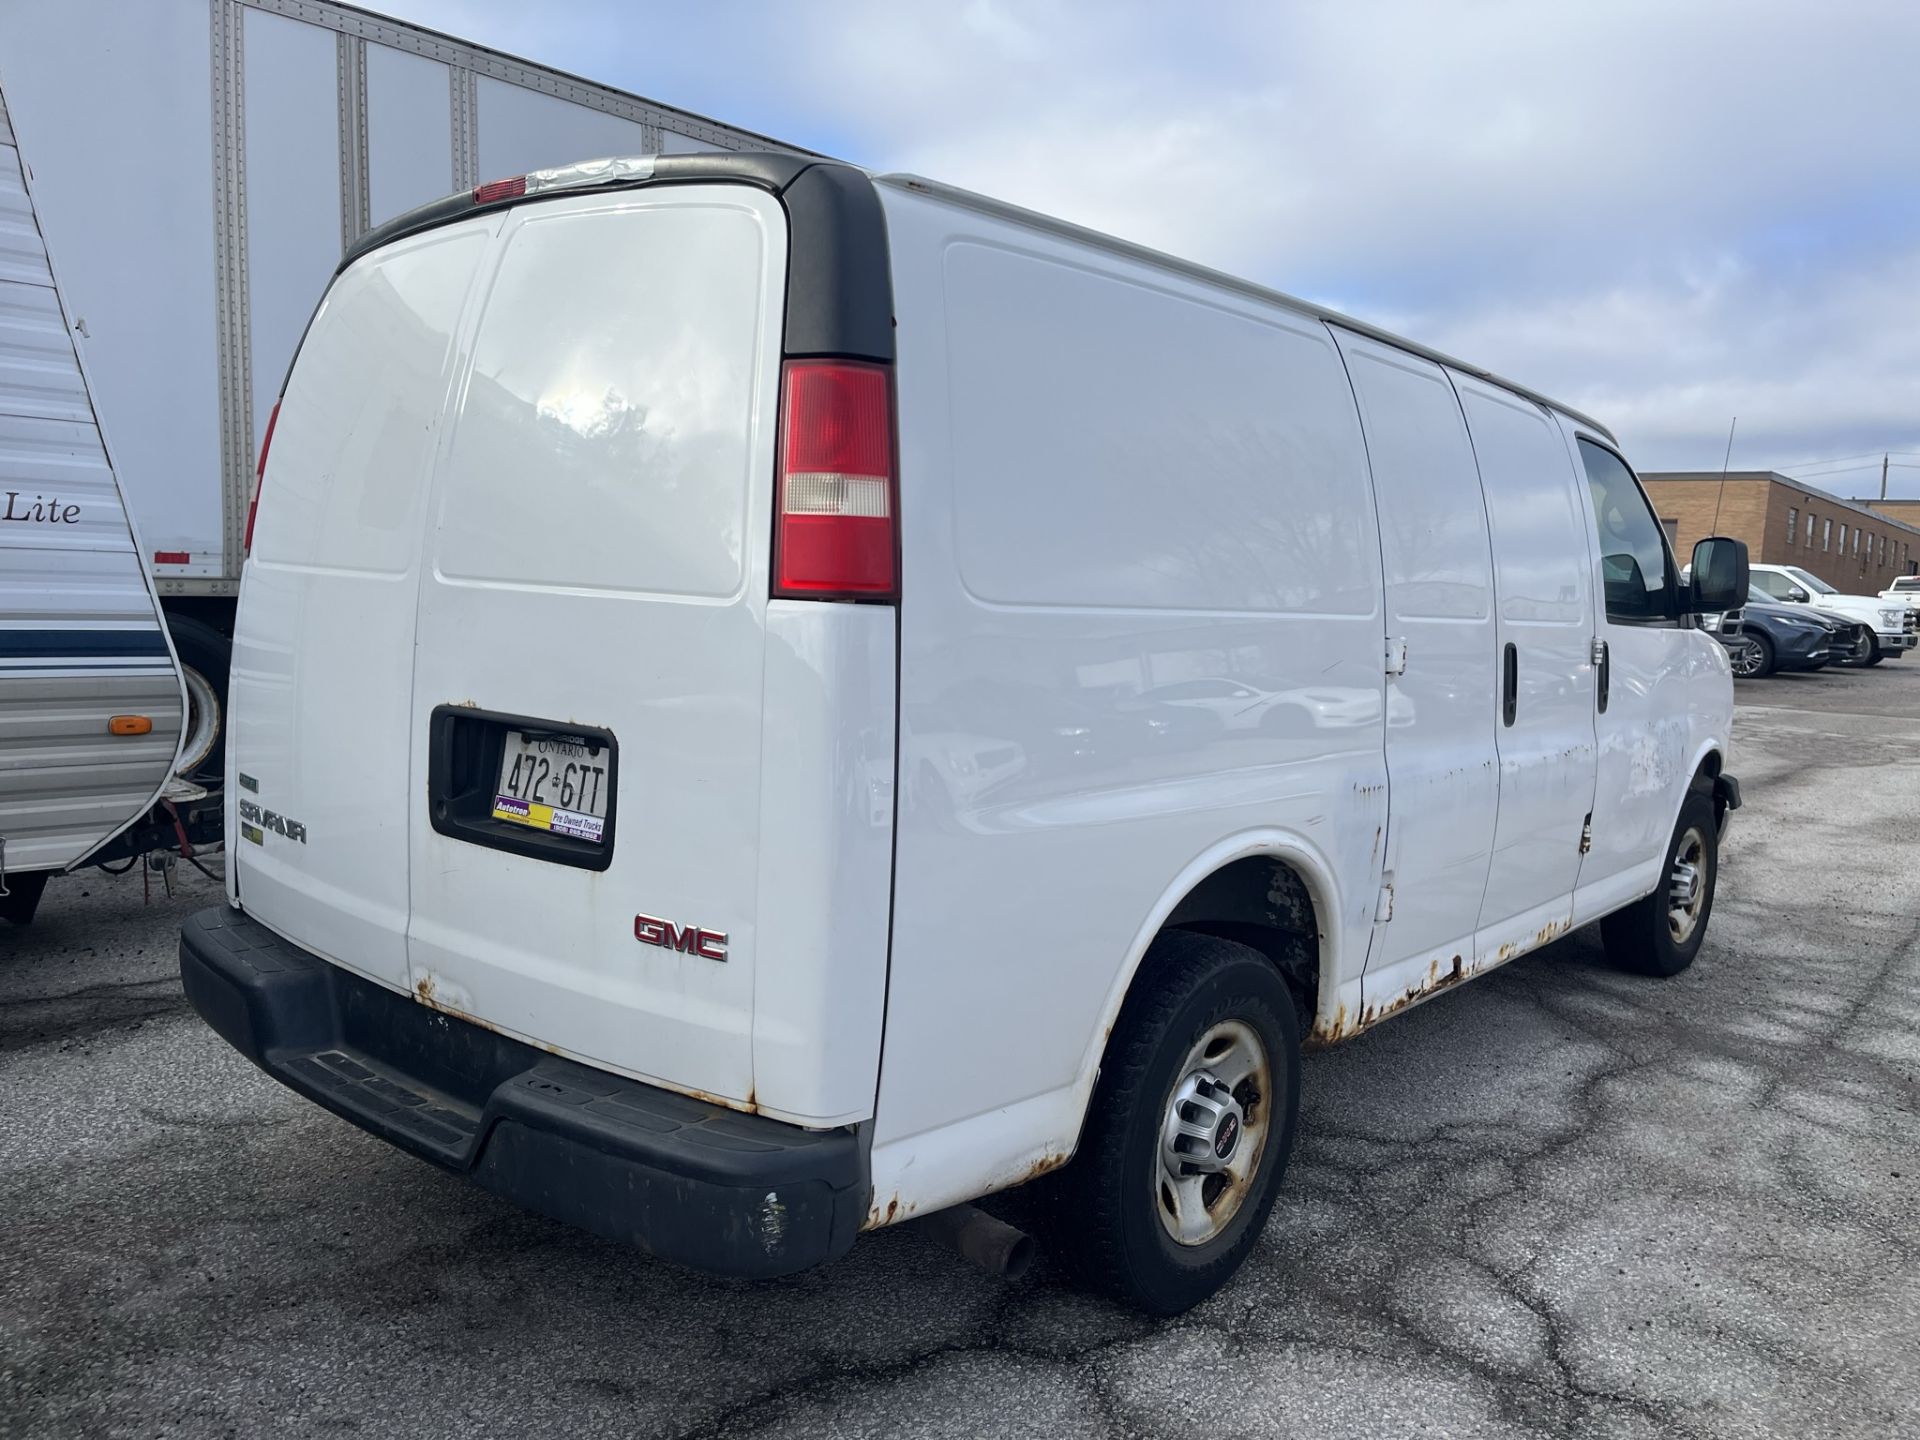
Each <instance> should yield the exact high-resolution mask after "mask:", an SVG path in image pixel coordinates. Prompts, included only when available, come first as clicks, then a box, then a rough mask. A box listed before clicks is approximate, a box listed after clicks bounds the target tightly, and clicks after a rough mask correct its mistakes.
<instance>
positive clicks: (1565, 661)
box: [1453, 371, 1595, 968]
mask: <svg viewBox="0 0 1920 1440" xmlns="http://www.w3.org/2000/svg"><path fill="white" fill-rule="evenodd" d="M1453 383H1454V388H1455V390H1456V391H1457V392H1458V394H1459V396H1460V403H1461V408H1462V409H1463V410H1464V411H1465V412H1466V416H1467V429H1468V432H1469V433H1470V434H1471V436H1472V438H1473V448H1474V455H1475V457H1476V459H1477V460H1478V462H1479V467H1480V483H1481V487H1482V491H1483V493H1484V494H1485V497H1486V506H1487V516H1488V519H1489V521H1490V522H1491V527H1492V533H1493V554H1494V594H1495V599H1496V603H1497V607H1498V611H1497V613H1498V617H1499V620H1498V626H1497V629H1496V632H1495V639H1496V641H1497V642H1498V644H1499V645H1500V646H1501V647H1502V648H1503V649H1504V647H1505V646H1507V645H1513V646H1514V647H1515V651H1516V654H1517V657H1518V664H1519V685H1518V697H1517V704H1516V706H1515V712H1514V722H1513V724H1511V725H1504V724H1503V725H1500V726H1499V727H1498V728H1497V729H1496V731H1495V743H1496V745H1497V747H1498V750H1499V755H1500V801H1499V819H1498V822H1497V823H1496V825H1495V831H1494V849H1493V862H1492V865H1491V866H1490V868H1489V870H1488V873H1487V892H1486V899H1485V901H1484V902H1483V903H1482V904H1481V907H1480V926H1479V931H1478V933H1477V935H1476V936H1475V940H1474V958H1475V961H1476V963H1477V964H1478V965H1479V966H1480V967H1481V968H1485V967H1486V966H1488V965H1491V964H1496V963H1498V962H1499V961H1501V960H1504V959H1507V958H1510V957H1511V956H1512V955H1514V954H1516V953H1519V952H1520V951H1522V950H1526V949H1531V948H1532V947H1533V946H1534V945H1538V944H1541V943H1544V942H1545V941H1546V940H1549V939H1552V938H1553V937H1554V936H1555V935H1558V934H1561V933H1563V932H1564V931H1565V930H1566V929H1567V928H1568V926H1569V925H1570V924H1571V923H1572V914H1573V908H1572V898H1573V889H1574V885H1575V883H1576V880H1577V878H1578V876H1579V873H1580V858H1581V857H1580V839H1581V833H1582V830H1583V827H1584V825H1585V822H1586V816H1587V812H1588V811H1589V810H1591V809H1592V807H1593V784H1594V731H1593V717H1594V705H1595V695H1594V669H1593V663H1592V644H1593V635H1594V595H1593V567H1594V562H1593V555H1592V544H1591V542H1590V539H1589V535H1590V526H1589V523H1588V520H1587V513H1586V511H1585V509H1584V508H1583V507H1582V493H1581V492H1582V490H1583V489H1584V487H1585V484H1586V481H1585V480H1584V478H1581V477H1577V476H1576V475H1575V474H1574V470H1573V462H1572V460H1571V459H1570V458H1569V456H1568V454H1567V447H1566V441H1565V439H1564V438H1563V437H1562V436H1561V434H1560V429H1559V422H1558V421H1557V419H1555V418H1553V417H1550V416H1549V415H1548V414H1547V412H1546V411H1545V410H1544V409H1543V408H1541V407H1540V406H1539V405H1538V404H1536V403H1534V402H1533V401H1531V400H1527V399H1523V398H1522V397H1520V396H1517V395H1514V394H1512V393H1511V392H1509V391H1506V390H1504V389H1501V388H1499V387H1497V386H1493V385H1490V384H1487V383H1486V382H1484V381H1481V380H1477V379H1475V378H1473V377H1472V376H1469V375H1463V374H1461V373H1460V372H1458V371H1455V372H1453ZM1498 696H1499V690H1498V689H1496V690H1495V702H1494V703H1495V705H1496V707H1497V706H1498V704H1499V700H1498Z"/></svg>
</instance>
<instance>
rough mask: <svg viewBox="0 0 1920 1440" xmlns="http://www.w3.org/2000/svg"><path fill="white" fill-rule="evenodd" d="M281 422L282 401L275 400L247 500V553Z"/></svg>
mask: <svg viewBox="0 0 1920 1440" xmlns="http://www.w3.org/2000/svg"><path fill="white" fill-rule="evenodd" d="M279 422H280V402H279V401H278V400H276V401H274V402H273V411H272V413H271V414H269V415H268V416H267V433H266V435H265V436H264V437H263V438H262V439H261V441H260V463H259V464H258V465H256V466H254V467H253V499H252V500H250V501H248V502H247V539H246V546H245V553H246V554H248V555H251V554H252V553H253V522H254V519H255V517H257V516H258V515H259V514H260V487H261V486H262V485H263V484H265V483H266V479H267V450H268V448H269V447H270V446H271V445H272V444H273V427H274V426H275V425H277V424H278V423H279Z"/></svg>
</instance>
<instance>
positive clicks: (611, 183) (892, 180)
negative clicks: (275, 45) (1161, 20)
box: [336, 151, 1614, 441]
mask: <svg viewBox="0 0 1920 1440" xmlns="http://www.w3.org/2000/svg"><path fill="white" fill-rule="evenodd" d="M816 167H826V168H830V169H844V170H860V169H861V167H859V166H852V165H847V164H846V162H845V161H837V160H823V159H821V158H820V157H817V156H812V155H796V154H782V153H778V152H758V151H714V152H711V153H700V154H693V155H648V156H636V157H632V158H631V159H627V158H616V159H608V160H599V161H589V162H586V163H584V164H581V165H570V166H565V167H562V169H561V170H556V171H546V172H534V174H535V175H546V176H549V177H556V176H561V175H563V173H564V174H567V175H569V176H570V177H572V178H567V179H564V180H560V181H557V182H553V181H550V182H549V183H548V184H547V185H544V186H539V185H534V184H529V185H528V186H527V187H526V189H525V190H524V191H520V190H502V189H499V188H498V187H500V186H501V185H502V183H503V182H500V181H495V182H491V183H490V184H487V185H482V186H479V187H478V188H476V189H473V190H461V191H457V192H456V193H454V194H452V195H448V196H446V197H445V198H443V199H440V200H433V201H429V202H428V203H427V204H425V205H421V206H419V207H417V208H415V209H413V210H409V211H407V212H406V213H405V214H402V215H397V216H395V217H394V218H393V219H391V220H389V221H387V222H386V223H385V224H384V225H380V226H376V227H375V228H374V229H372V230H370V231H368V232H367V233H366V234H365V235H363V236H361V237H360V239H359V240H358V241H356V242H355V243H354V244H353V245H352V246H351V247H349V248H348V250H347V252H346V253H345V254H344V255H342V256H341V257H340V266H339V268H340V269H341V270H344V269H346V268H347V267H348V266H349V265H351V264H353V262H354V261H356V260H358V259H359V258H360V257H361V256H362V255H364V254H366V253H367V252H368V251H369V250H375V249H378V248H379V247H380V246H382V245H386V244H389V243H391V242H392V241H395V240H398V239H400V238H401V237H402V236H404V235H411V234H413V233H415V232H417V231H420V230H426V229H431V228H433V227H434V226H438V225H446V224H450V223H452V222H453V221H455V220H458V219H462V218H464V217H465V216H467V215H469V214H471V213H473V212H474V211H476V210H485V209H492V208H495V207H496V206H499V205H511V204H518V203H520V202H521V201H522V200H525V199H531V198H537V194H536V192H537V193H541V194H551V195H559V194H564V193H567V192H568V191H570V190H575V189H579V188H586V187H589V186H592V187H597V188H606V189H627V188H631V187H634V186H639V185H647V184H663V183H665V184H670V183H685V182H688V181H699V180H736V181H745V182H747V183H749V184H757V185H760V186H762V187H764V188H766V189H768V190H771V191H773V192H774V193H775V194H779V193H780V192H781V191H783V190H784V189H786V187H788V186H789V185H791V184H792V183H793V182H794V180H796V179H797V178H798V177H799V176H800V175H801V174H802V173H803V172H805V171H807V170H810V169H814V168H816ZM861 173H864V174H866V175H867V176H868V177H869V178H870V179H871V180H872V181H873V183H874V184H876V185H886V186H890V187H892V188H894V189H897V190H906V191H910V192H915V193H919V194H923V195H931V196H933V197H934V198H936V199H939V200H943V201H945V202H947V203H948V204H951V205H960V206H964V207H965V208H967V209H969V210H976V211H979V212H981V213H982V214H987V215H994V216H997V217H999V218H1000V219H1003V220H1010V221H1012V222H1013V223H1015V224H1017V225H1024V226H1026V227H1028V228H1029V229H1035V230H1042V231H1046V232H1048V233H1050V234H1054V235H1059V236H1062V237H1064V238H1066V239H1070V240H1074V241H1077V242H1079V243H1081V244H1085V245H1092V246H1095V247H1097V248H1099V249H1102V250H1106V251H1109V252H1111V253H1112V254H1116V255H1123V256H1126V257H1128V258H1129V259H1133V260H1139V261H1142V262H1144V263H1146V264H1149V265H1153V266H1156V267H1158V268H1160V269H1163V270H1172V271H1174V272H1176V273H1178V274H1182V275H1186V276H1189V277H1191V278H1193V279H1196V280H1200V281H1202V282H1204V283H1206V284H1209V285H1214V286H1217V287H1219V288H1220V289H1223V290H1232V291H1236V292H1238V293H1239V294H1242V295H1251V296H1253V297H1254V298H1255V299H1259V300H1267V301H1272V302H1275V303H1277V304H1281V305H1285V306H1287V307H1288V308H1289V309H1293V310H1298V311H1300V312H1302V313H1304V314H1307V315H1312V316H1314V317H1315V318H1317V319H1320V320H1325V321H1327V322H1329V323H1331V324H1335V325H1340V326H1344V327H1345V328H1346V329H1348V330H1352V331H1354V332H1355V333H1357V334H1361V335H1365V336H1368V337H1370V338H1371V339H1374V340H1378V341H1381V342H1382V343H1384V344H1387V345H1393V346H1396V347H1398V348H1399V349H1402V350H1406V351H1408V352H1410V353H1412V354H1415V355H1420V356H1424V357H1425V358H1426V359H1428V360H1432V361H1434V362H1435V363H1436V364H1440V365H1447V366H1451V367H1452V368H1453V369H1455V370H1461V371H1464V372H1465V373H1467V374H1469V375H1473V376H1477V377H1478V378H1480V379H1482V380H1485V381H1488V382H1489V383H1491V384H1495V385H1499V386H1501V387H1503V388H1504V389H1507V390H1511V391H1512V392H1513V393H1514V394H1516V395H1523V396H1525V397H1526V398H1527V399H1529V400H1531V401H1533V402H1534V403H1535V404H1537V405H1544V406H1545V407H1547V408H1548V409H1549V410H1557V411H1559V412H1560V413H1561V414H1563V415H1565V416H1567V417H1568V418H1569V419H1571V420H1573V421H1575V422H1576V423H1578V424H1581V425H1585V426H1588V427H1589V428H1591V429H1592V430H1594V431H1596V432H1597V433H1599V434H1601V435H1604V436H1605V437H1606V438H1607V439H1608V440H1609V441H1611V440H1613V439H1614V435H1613V431H1611V430H1610V429H1608V428H1607V427H1606V426H1605V425H1602V424H1601V423H1600V422H1599V421H1598V420H1595V419H1594V418H1593V417H1592V416H1590V415H1586V414H1583V413H1581V412H1580V411H1578V410H1575V409H1574V408H1573V407H1572V406H1570V405H1564V404H1562V403H1561V402H1560V401H1558V400H1554V399H1552V398H1550V397H1548V396H1546V395H1542V394H1540V393H1539V392H1538V391H1536V390H1530V389H1528V388H1527V387H1526V386H1524V385H1517V384H1515V383H1514V382H1513V381H1511V380H1508V379H1505V378H1504V377H1502V376H1499V375H1496V374H1494V373H1493V372H1492V371H1491V370H1487V369H1483V368H1482V367H1480V366H1478V365H1473V364H1469V363H1468V362H1467V361H1465V360H1461V359H1458V358H1456V357H1454V356H1452V355H1448V354H1446V353H1445V352H1443V351H1439V350H1435V349H1432V348H1431V347H1429V346H1426V345H1422V344H1420V343H1418V342H1417V341H1413V340H1409V339H1407V338H1406V337H1404V336H1401V335H1395V334H1393V333H1392V332H1390V331H1387V330H1382V329H1380V328H1379V327H1378V326H1375V325H1369V324H1368V323H1367V322H1366V321H1364V320H1357V319H1355V318H1354V317H1353V316H1351V315H1346V314H1343V313H1341V312H1340V311H1338V310H1330V309H1328V308H1327V307H1326V306H1324V305H1315V304H1314V303H1313V302H1312V301H1310V300H1302V299H1300V298H1299V297H1298V296H1296V295H1288V294H1286V293H1284V292H1282V291H1279V290H1272V289H1269V288H1268V287H1267V286H1265V285H1256V284H1254V283H1253V282H1252V281H1251V280H1243V279H1241V278H1240V277H1239V276H1237V275H1229V274H1227V273H1225V272H1224V271H1220V270H1214V269H1210V268H1209V267H1207V266H1205V265H1199V264H1196V263H1194V262H1193V261H1191V260H1182V259H1181V258H1180V257H1179V256H1177V255H1168V254H1166V253H1165V252H1164V251H1160V250H1155V249H1152V248H1151V247H1149V246H1146V245H1136V244H1134V243H1133V242H1132V241H1130V240H1122V239H1119V238H1118V237H1116V236H1113V235H1108V234H1106V233H1105V232H1103V231H1099V230H1090V229H1088V228H1087V227H1086V226H1084V225H1075V224H1072V223H1071V222H1069V221H1066V220H1061V219H1058V218H1056V217H1054V216H1052V215H1045V214H1042V213H1041V212H1039V211H1037V210H1028V209H1026V208H1025V207H1023V206H1019V205H1013V204H1009V203H1008V202H1007V201H1005V200H995V199H993V198H992V197H991V196H988V195H981V194H979V193H978V192H976V191H972V190H963V189H961V188H959V187H958V186H955V185H943V184H941V183H940V182H939V181H937V180H928V179H926V178H925V177H923V176H919V175H907V174H878V175H876V174H874V173H873V172H872V171H866V170H862V171H861ZM516 178H521V177H516ZM524 178H527V179H529V180H532V178H533V177H532V176H528V177H524ZM482 192H490V193H488V194H485V195H483V193H482ZM336 273H338V272H337V271H336Z"/></svg>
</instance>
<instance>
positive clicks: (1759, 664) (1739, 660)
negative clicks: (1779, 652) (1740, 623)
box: [1729, 630, 1774, 680]
mask: <svg viewBox="0 0 1920 1440" xmlns="http://www.w3.org/2000/svg"><path fill="white" fill-rule="evenodd" d="M1741 638H1742V639H1743V640H1745V641H1746V642H1747V643H1746V644H1745V645H1743V646H1741V647H1740V648H1739V649H1738V650H1736V651H1734V652H1733V654H1732V655H1731V656H1730V657H1729V658H1730V659H1731V660H1732V662H1733V675H1734V678H1735V679H1736V680H1761V679H1764V678H1765V677H1767V676H1768V675H1771V674H1772V673H1773V663H1774V657H1773V642H1772V641H1771V640H1769V639H1768V638H1767V637H1766V636H1765V635H1763V634H1761V633H1760V632H1759V631H1758V630H1750V631H1748V632H1747V633H1746V634H1745V635H1743V636H1742V637H1741Z"/></svg>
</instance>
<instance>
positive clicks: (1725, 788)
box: [1713, 775, 1740, 838]
mask: <svg viewBox="0 0 1920 1440" xmlns="http://www.w3.org/2000/svg"><path fill="white" fill-rule="evenodd" d="M1739 808H1740V782H1739V781H1738V780H1737V779H1735V778H1734V777H1733V776H1731V775H1716V776H1714V777H1713V810H1714V816H1715V818H1716V819H1717V820H1718V821H1719V824H1718V827H1717V828H1718V829H1719V831H1720V834H1721V836H1722V838H1724V837H1725V836H1726V833H1727V826H1729V825H1731V824H1732V823H1733V812H1734V811H1736V810H1738V809H1739Z"/></svg>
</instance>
